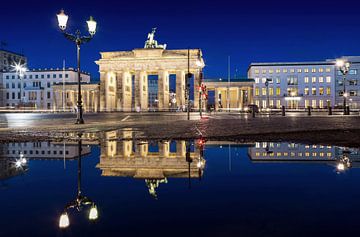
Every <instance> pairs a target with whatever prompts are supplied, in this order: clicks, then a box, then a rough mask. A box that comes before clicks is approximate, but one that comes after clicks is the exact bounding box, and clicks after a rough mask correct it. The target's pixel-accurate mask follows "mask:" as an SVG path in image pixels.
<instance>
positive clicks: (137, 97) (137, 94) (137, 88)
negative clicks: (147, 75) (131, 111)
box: [134, 71, 143, 109]
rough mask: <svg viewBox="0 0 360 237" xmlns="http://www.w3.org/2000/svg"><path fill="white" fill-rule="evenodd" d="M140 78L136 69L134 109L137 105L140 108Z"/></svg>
mask: <svg viewBox="0 0 360 237" xmlns="http://www.w3.org/2000/svg"><path fill="white" fill-rule="evenodd" d="M142 84H143V83H142V78H141V75H140V71H136V73H135V88H134V92H135V109H137V108H138V107H139V108H140V109H141V100H142V93H141V92H142Z"/></svg>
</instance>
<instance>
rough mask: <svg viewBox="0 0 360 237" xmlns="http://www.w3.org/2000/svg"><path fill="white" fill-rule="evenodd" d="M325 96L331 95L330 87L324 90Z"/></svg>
mask: <svg viewBox="0 0 360 237" xmlns="http://www.w3.org/2000/svg"><path fill="white" fill-rule="evenodd" d="M326 94H327V95H331V88H330V87H327V88H326Z"/></svg>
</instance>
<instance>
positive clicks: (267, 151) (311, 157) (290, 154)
mask: <svg viewBox="0 0 360 237" xmlns="http://www.w3.org/2000/svg"><path fill="white" fill-rule="evenodd" d="M248 154H249V157H250V159H251V160H252V161H253V162H315V163H316V162H318V163H325V164H329V165H335V164H336V165H337V166H338V164H339V162H340V163H347V164H346V165H347V167H345V169H347V168H350V167H352V168H357V167H360V165H359V164H360V163H359V162H360V151H359V150H358V149H351V148H345V147H338V146H324V145H307V144H299V143H287V142H284V143H277V142H256V143H255V145H254V146H252V147H249V149H248ZM342 169H343V168H342ZM341 171H343V170H341Z"/></svg>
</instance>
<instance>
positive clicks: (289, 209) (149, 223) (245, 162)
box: [0, 130, 360, 236]
mask: <svg viewBox="0 0 360 237" xmlns="http://www.w3.org/2000/svg"><path fill="white" fill-rule="evenodd" d="M133 135H134V134H133V131H131V130H125V131H112V132H107V133H104V134H101V135H99V136H98V138H99V139H98V141H95V140H91V139H90V140H88V139H86V138H88V137H93V134H78V135H77V136H74V139H73V140H72V141H68V142H35V143H10V144H3V145H1V160H0V178H1V184H2V187H4V188H2V189H0V193H1V194H2V195H0V201H1V202H2V203H3V210H4V211H5V212H6V213H10V214H9V215H8V216H4V215H3V216H2V217H1V222H2V223H4V224H5V225H4V227H5V228H1V229H0V235H1V236H11V235H13V236H27V235H28V234H29V233H32V234H35V235H38V236H41V235H47V236H51V235H64V236H67V235H69V236H80V235H86V236H99V235H107V236H115V235H116V236H117V235H119V234H120V233H121V234H123V235H125V236H138V235H145V234H147V235H150V236H152V235H157V236H163V235H167V234H168V233H169V231H171V230H173V229H174V228H176V227H177V226H178V223H179V222H180V221H185V222H191V223H195V224H194V225H190V226H187V228H188V229H190V230H191V234H187V235H190V236H195V235H198V234H201V233H202V234H204V233H206V234H207V235H214V236H224V235H225V236H226V235H229V236H234V235H235V234H238V233H239V231H241V232H243V233H245V236H246V235H251V236H257V235H258V236H261V235H263V234H266V235H268V234H269V235H273V234H275V235H276V234H279V235H288V234H289V233H292V235H295V236H297V235H298V236H301V235H302V233H303V231H305V230H307V231H308V229H309V228H310V227H311V231H312V232H311V233H313V234H314V233H317V234H318V233H323V231H325V230H324V227H327V228H331V227H332V225H331V224H332V222H334V223H336V222H337V221H338V218H340V217H341V218H342V219H344V218H345V219H346V221H347V222H346V224H345V226H347V231H348V232H349V233H352V232H354V231H355V229H352V227H353V226H354V225H355V224H354V223H355V222H354V221H355V219H354V221H352V220H353V219H351V218H353V217H358V216H359V212H358V211H360V210H359V208H358V207H357V206H356V207H354V204H355V203H357V199H356V198H354V197H360V192H359V191H358V190H357V189H356V188H354V187H355V184H357V179H358V178H359V177H360V176H359V174H358V173H359V172H357V169H355V170H354V172H353V171H352V170H353V168H357V167H358V166H359V161H360V153H359V150H358V149H354V148H351V149H350V148H345V147H337V146H324V145H306V144H298V143H286V142H283V143H276V142H256V143H249V144H239V143H234V142H223V141H222V142H220V141H205V140H204V139H202V138H197V139H193V140H188V141H185V140H180V141H172V140H162V141H146V140H135V139H134V136H133ZM119 137H120V138H121V139H125V140H119ZM79 154H81V155H80V156H79ZM20 156H21V157H23V158H26V162H24V163H23V165H21V166H17V165H16V164H17V163H16V161H17V160H18V159H19V158H20ZM79 157H80V158H79ZM345 191H346V192H345ZM340 197H341V199H342V198H346V201H347V202H346V203H338V202H336V201H337V200H338V199H340ZM318 198H320V199H321V200H319V199H318ZM14 202H15V203H16V204H14ZM294 203H296V205H295V206H294V205H293V204H294ZM5 204H8V205H5ZM301 207H302V208H301ZM330 209H331V210H330ZM5 212H4V213H5ZM329 212H331V213H332V214H333V216H332V217H333V218H332V219H331V220H329V217H328V216H327V215H328V214H329ZM275 213H278V214H279V215H277V214H275ZM344 213H348V215H345V216H344ZM349 213H350V214H349ZM294 215H297V216H296V218H295V217H294ZM309 215H310V216H311V217H309ZM29 220H32V221H31V222H29ZM299 220H300V221H299ZM139 223H141V227H142V228H136V227H138V225H139ZM14 224H15V225H20V224H21V225H24V226H25V227H26V228H20V229H14V228H7V226H11V225H14ZM164 225H165V226H164ZM283 225H286V227H285V228H284V227H283ZM37 226H44V228H41V229H39V228H36V227H37ZM120 226H121V231H120V230H119V229H118V227H120ZM154 226H157V228H155V229H152V228H153V227H154ZM300 229H301V231H299V230H300ZM305 232H306V231H305ZM185 233H188V232H187V231H184V230H179V231H178V232H176V233H173V235H174V236H180V235H184V234H185Z"/></svg>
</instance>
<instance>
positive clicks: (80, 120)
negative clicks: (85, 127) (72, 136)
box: [75, 118, 85, 124]
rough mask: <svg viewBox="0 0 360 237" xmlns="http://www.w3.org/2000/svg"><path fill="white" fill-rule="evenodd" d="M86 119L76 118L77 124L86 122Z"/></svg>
mask: <svg viewBox="0 0 360 237" xmlns="http://www.w3.org/2000/svg"><path fill="white" fill-rule="evenodd" d="M84 123H85V122H84V119H82V118H80V119H76V123H75V124H84Z"/></svg>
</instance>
